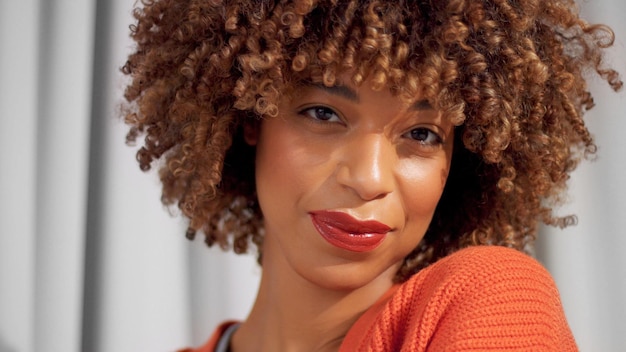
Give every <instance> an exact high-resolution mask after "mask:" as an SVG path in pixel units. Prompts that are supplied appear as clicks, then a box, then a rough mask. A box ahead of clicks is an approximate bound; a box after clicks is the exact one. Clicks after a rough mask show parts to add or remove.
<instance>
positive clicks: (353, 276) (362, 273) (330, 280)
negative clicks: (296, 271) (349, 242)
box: [302, 263, 395, 291]
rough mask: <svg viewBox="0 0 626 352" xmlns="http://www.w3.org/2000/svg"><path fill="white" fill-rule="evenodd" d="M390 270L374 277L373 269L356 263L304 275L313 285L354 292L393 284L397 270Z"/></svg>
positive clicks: (321, 269)
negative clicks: (369, 286)
mask: <svg viewBox="0 0 626 352" xmlns="http://www.w3.org/2000/svg"><path fill="white" fill-rule="evenodd" d="M391 269H393V271H392V272H390V270H389V269H387V270H385V271H383V272H382V273H380V274H379V275H373V274H372V273H373V272H376V270H373V269H372V268H365V267H363V266H362V265H358V264H356V263H350V264H342V265H334V266H331V267H325V268H318V270H315V271H313V272H308V273H302V276H303V277H304V278H306V279H307V280H308V281H309V282H311V283H312V284H313V285H315V286H318V287H320V288H323V289H327V290H333V291H354V290H358V289H360V288H363V287H365V286H368V285H376V284H388V285H391V284H392V283H393V282H392V281H393V276H394V275H395V268H391Z"/></svg>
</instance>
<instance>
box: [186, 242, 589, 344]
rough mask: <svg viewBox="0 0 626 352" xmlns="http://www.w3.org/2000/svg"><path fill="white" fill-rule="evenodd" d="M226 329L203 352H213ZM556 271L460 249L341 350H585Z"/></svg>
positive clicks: (399, 292) (365, 320)
mask: <svg viewBox="0 0 626 352" xmlns="http://www.w3.org/2000/svg"><path fill="white" fill-rule="evenodd" d="M222 329H223V327H220V329H218V331H216V332H215V333H214V336H213V337H212V338H211V340H210V341H209V342H208V343H207V344H205V345H204V346H203V347H201V348H200V349H197V350H192V349H189V350H184V351H185V352H210V351H213V348H214V345H215V342H216V341H217V339H218V338H219V335H220V333H221V332H220V330H222ZM577 350H578V349H577V347H576V343H575V341H574V338H573V336H572V333H571V331H570V329H569V326H568V324H567V321H566V320H565V315H564V313H563V308H562V305H561V301H560V298H559V293H558V290H557V288H556V286H555V284H554V281H553V280H552V278H551V276H550V274H549V273H548V272H547V271H546V269H545V268H543V267H542V266H541V265H540V264H539V263H538V262H537V261H536V260H534V259H533V258H531V257H529V256H527V255H525V254H523V253H520V252H518V251H515V250H512V249H508V248H504V247H497V246H481V247H470V248H466V249H463V250H460V251H458V252H456V253H454V254H452V255H450V256H448V257H445V258H443V259H441V260H439V261H438V262H436V263H435V264H433V265H431V266H430V267H428V268H426V269H424V270H422V271H420V272H419V273H417V274H416V275H414V276H413V277H411V278H410V279H409V280H408V281H407V282H405V283H403V284H402V285H399V286H394V287H393V288H392V290H390V292H389V293H388V294H386V295H385V296H383V298H382V299H381V300H380V301H379V302H377V303H376V304H375V305H374V306H372V308H370V309H369V310H368V311H367V312H365V313H364V314H363V315H362V316H361V317H360V318H359V319H358V320H357V322H356V323H355V324H354V326H353V327H352V328H351V329H350V331H348V334H347V335H346V338H345V339H344V341H343V344H342V345H341V348H340V352H353V351H376V352H380V351H390V352H391V351H394V352H395V351H406V352H412V351H577Z"/></svg>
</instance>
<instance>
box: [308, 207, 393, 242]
mask: <svg viewBox="0 0 626 352" xmlns="http://www.w3.org/2000/svg"><path fill="white" fill-rule="evenodd" d="M309 214H310V216H311V221H312V222H313V226H315V228H316V229H317V231H318V232H319V233H320V235H321V236H322V237H323V238H324V239H325V240H326V241H327V242H328V243H330V244H332V245H333V246H335V247H338V248H341V249H345V250H348V251H352V252H369V251H372V250H374V249H376V247H378V246H379V245H380V244H381V243H382V242H383V240H384V239H385V237H386V236H387V233H388V232H389V231H391V228H390V227H389V226H387V225H385V224H383V223H380V222H378V221H375V220H366V221H362V220H357V219H355V218H353V217H352V216H350V215H348V214H346V213H342V212H333V211H313V212H310V213H309Z"/></svg>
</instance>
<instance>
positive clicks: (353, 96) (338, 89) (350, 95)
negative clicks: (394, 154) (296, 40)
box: [313, 84, 434, 111]
mask: <svg viewBox="0 0 626 352" xmlns="http://www.w3.org/2000/svg"><path fill="white" fill-rule="evenodd" d="M313 86H314V87H315V88H317V89H320V90H323V91H325V92H327V93H329V94H333V95H338V96H340V97H343V98H346V99H348V100H351V101H353V102H355V103H358V102H359V101H360V98H359V95H358V94H357V92H356V91H355V90H354V89H352V88H350V87H347V86H342V85H336V86H332V87H327V86H325V85H323V84H314V85H313ZM433 109H434V108H433V106H432V105H431V104H430V102H429V101H428V100H427V99H422V100H418V101H416V102H415V103H413V104H412V105H411V110H416V111H424V110H433Z"/></svg>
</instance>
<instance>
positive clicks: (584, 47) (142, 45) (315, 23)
mask: <svg viewBox="0 0 626 352" xmlns="http://www.w3.org/2000/svg"><path fill="white" fill-rule="evenodd" d="M142 5H143V6H142V7H141V8H137V9H135V11H134V16H135V18H136V20H137V23H136V24H135V25H133V26H131V36H132V38H133V39H134V41H135V42H136V50H135V51H134V53H132V54H131V55H130V56H129V58H128V61H127V63H126V65H125V66H124V67H123V68H122V71H123V72H124V73H125V74H126V75H129V76H130V77H131V81H130V83H129V85H128V86H127V88H126V92H125V98H126V100H127V101H128V103H127V104H126V105H125V107H126V108H125V121H126V123H128V124H129V125H130V126H131V127H130V132H129V133H128V136H127V139H128V142H129V143H132V142H134V141H135V140H136V139H137V137H139V136H141V135H145V140H144V143H143V146H141V148H140V150H139V151H138V153H137V159H138V161H139V165H140V167H141V169H142V170H148V169H150V168H151V165H152V164H153V163H154V162H155V161H157V160H159V159H161V160H163V161H164V163H163V164H161V166H160V177H161V180H162V183H163V193H162V201H163V203H164V204H166V205H173V204H177V205H178V207H179V208H180V209H181V211H182V213H183V215H184V216H186V217H188V218H189V227H188V231H187V236H188V237H189V238H193V237H194V235H195V234H196V232H202V233H204V235H205V237H206V243H207V244H208V245H209V246H211V245H213V244H218V245H220V246H221V247H223V248H228V247H230V246H232V247H233V248H234V250H235V252H237V253H241V252H246V251H247V249H248V247H249V243H250V242H253V243H255V244H257V245H259V246H260V245H261V244H262V239H263V215H262V214H261V211H260V209H259V206H258V203H257V199H256V194H255V184H254V156H255V150H254V147H251V146H249V145H247V144H246V143H245V142H244V139H243V126H244V125H246V124H257V123H258V121H259V119H261V118H263V117H271V116H276V115H277V114H278V113H279V112H278V108H277V101H278V99H279V98H280V97H281V96H284V95H288V94H290V92H293V90H294V89H296V88H297V87H298V86H299V85H301V84H305V83H309V84H310V83H315V84H325V85H327V86H332V85H334V84H335V83H336V79H337V76H338V75H340V74H341V73H343V72H351V73H352V80H353V82H354V83H355V84H357V85H358V84H361V83H362V82H363V81H364V80H366V79H369V80H371V82H373V85H374V88H375V89H383V88H386V89H387V88H388V89H391V91H392V92H394V93H395V94H398V95H401V96H402V97H405V98H406V99H409V100H410V99H411V98H413V97H416V96H417V94H421V95H422V96H423V97H424V98H426V99H428V100H429V101H430V102H431V103H432V104H433V105H434V106H435V107H436V108H437V109H439V110H440V111H442V112H443V113H444V114H445V116H447V117H448V118H449V119H451V121H452V122H453V123H454V124H455V125H457V127H456V129H455V139H456V141H455V150H454V153H453V160H452V166H451V171H450V174H449V178H448V181H447V184H446V187H445V190H444V193H443V196H442V198H441V200H440V202H439V204H438V207H437V209H436V212H435V216H434V218H433V220H432V223H431V224H430V227H429V229H428V231H427V233H426V235H425V237H424V238H423V240H422V242H421V243H420V245H419V246H418V247H417V248H415V249H414V250H413V251H412V252H411V253H410V254H409V255H408V256H407V257H406V258H405V261H404V264H403V265H402V267H401V269H400V270H399V272H398V274H397V276H396V279H397V280H398V281H402V280H405V279H407V278H408V277H409V276H410V275H412V274H413V273H415V272H416V271H418V270H419V269H421V268H423V267H424V266H426V265H428V264H430V263H432V262H434V261H436V260H437V259H439V258H441V257H443V256H445V255H447V254H449V253H451V252H452V251H455V250H457V249H459V248H462V247H465V246H470V245H479V244H493V245H503V246H507V247H513V248H517V249H520V250H526V249H528V245H529V244H530V243H531V242H532V241H533V240H534V237H535V233H536V231H537V224H538V222H539V221H542V222H544V223H547V224H550V225H557V226H566V225H569V224H571V223H574V222H575V221H576V219H575V217H573V216H568V217H562V218H561V217H557V216H555V215H554V214H553V212H552V208H553V207H554V205H556V204H558V203H559V201H560V199H559V198H560V196H559V195H560V194H561V193H562V191H564V188H565V185H566V181H567V179H568V177H569V173H570V172H571V171H572V170H573V169H574V168H575V166H576V164H577V162H578V161H579V160H580V158H581V157H583V156H585V155H588V154H593V153H595V150H596V147H595V144H594V142H593V139H592V137H591V135H590V133H589V131H588V130H587V128H586V127H585V123H584V121H583V119H582V116H583V114H584V112H585V111H586V110H588V109H590V108H591V107H592V106H593V99H592V96H591V94H590V93H589V91H588V89H587V84H586V78H585V74H587V73H590V72H591V73H593V72H594V71H595V72H596V73H597V74H599V75H600V76H601V77H602V78H603V79H604V80H606V81H608V83H609V84H610V85H611V87H612V88H613V89H614V90H618V89H620V88H621V86H622V82H621V80H620V78H619V75H618V74H617V73H616V72H615V71H614V70H612V69H610V68H607V67H605V66H604V65H603V62H602V56H603V51H604V49H605V48H607V47H609V46H611V45H612V43H613V37H614V35H613V32H612V31H611V30H610V29H609V28H607V27H606V26H602V25H590V24H588V23H586V22H585V21H584V20H582V19H581V18H579V15H578V12H577V8H576V5H575V3H574V1H571V0H550V1H546V0H449V1H440V0H416V1H410V0H397V1H382V0H293V1H292V0H236V1H235V0H143V1H142Z"/></svg>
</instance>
